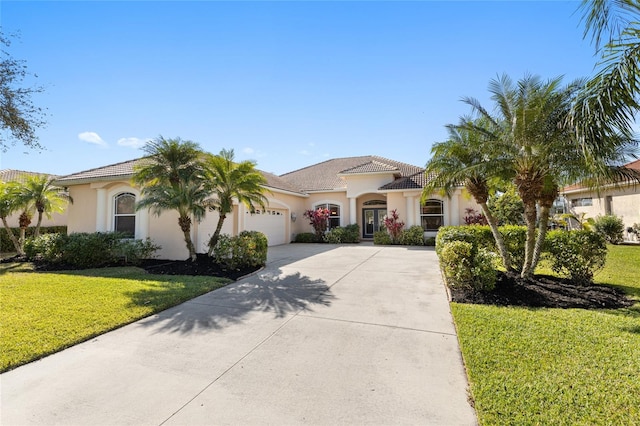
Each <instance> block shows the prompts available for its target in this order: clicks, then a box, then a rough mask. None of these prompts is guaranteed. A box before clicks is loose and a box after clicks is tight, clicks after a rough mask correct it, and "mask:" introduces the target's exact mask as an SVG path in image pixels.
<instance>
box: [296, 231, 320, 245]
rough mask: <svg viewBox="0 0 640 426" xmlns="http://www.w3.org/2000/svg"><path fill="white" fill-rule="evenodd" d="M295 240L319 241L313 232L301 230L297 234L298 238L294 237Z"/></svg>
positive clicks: (302, 241)
mask: <svg viewBox="0 0 640 426" xmlns="http://www.w3.org/2000/svg"><path fill="white" fill-rule="evenodd" d="M294 242H296V243H315V242H317V240H316V234H314V233H313V232H301V233H299V234H297V235H296V238H295V239H294Z"/></svg>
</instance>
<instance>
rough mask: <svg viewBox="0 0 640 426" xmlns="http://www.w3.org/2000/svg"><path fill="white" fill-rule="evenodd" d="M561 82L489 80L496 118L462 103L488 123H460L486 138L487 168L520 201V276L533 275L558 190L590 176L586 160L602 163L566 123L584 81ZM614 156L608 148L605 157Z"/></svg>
mask: <svg viewBox="0 0 640 426" xmlns="http://www.w3.org/2000/svg"><path fill="white" fill-rule="evenodd" d="M561 80H562V79H561V78H560V77H558V78H554V79H550V80H548V81H542V80H541V79H540V78H539V77H535V76H525V77H524V78H523V79H521V80H520V81H518V83H517V84H514V83H513V81H512V80H511V79H510V78H509V77H508V76H506V75H505V76H502V77H500V78H499V79H495V80H492V81H491V82H490V84H489V91H490V93H491V98H492V100H493V101H494V103H495V107H496V108H495V110H496V113H495V114H491V113H489V112H488V111H487V110H486V109H485V108H483V107H482V106H481V105H480V103H479V102H478V101H477V100H475V99H473V98H465V99H464V101H465V102H466V103H467V104H469V105H470V106H471V107H472V109H473V111H474V112H475V114H476V115H477V116H479V117H482V119H483V120H485V122H487V123H490V125H489V126H483V127H479V126H478V125H477V124H476V121H474V120H466V121H465V120H463V123H461V126H462V127H464V128H467V129H469V130H470V131H472V132H478V133H480V134H482V135H483V137H485V140H486V142H487V143H488V144H490V148H488V151H487V152H489V153H490V154H489V158H488V159H487V161H488V162H489V163H491V165H490V170H493V171H494V172H495V173H497V174H499V175H500V176H502V177H505V176H510V178H511V180H512V181H513V183H514V184H515V186H516V188H517V190H518V194H519V195H520V197H521V198H522V201H523V203H524V219H525V224H526V226H527V238H526V245H525V261H524V265H523V267H522V271H521V276H522V277H528V276H530V275H531V274H533V271H534V269H535V267H536V264H537V261H538V260H539V257H540V250H541V249H542V242H543V241H544V237H545V234H546V231H547V221H548V215H549V209H550V207H551V205H552V203H553V200H554V199H555V196H556V195H557V192H558V188H559V186H560V185H561V184H563V183H567V182H570V181H572V180H576V179H578V178H580V177H583V176H584V175H585V173H587V171H588V172H593V171H594V168H593V167H591V166H590V165H589V164H590V163H589V161H591V162H593V163H595V162H597V163H601V162H602V161H603V159H602V157H601V156H600V155H599V153H598V152H594V151H592V150H587V154H588V155H585V153H584V152H582V151H577V150H576V132H575V128H574V127H572V126H571V125H570V120H568V117H569V116H570V112H571V108H572V105H573V102H574V101H575V99H576V94H577V93H578V91H579V90H580V89H581V88H583V87H584V82H583V81H575V82H573V83H571V84H569V85H567V86H564V87H562V86H561ZM604 141H605V142H608V139H604ZM589 146H590V145H586V147H587V148H588V147H589ZM616 152H618V151H617V150H616V149H610V150H608V151H607V158H611V156H612V154H613V153H616ZM538 206H540V209H538ZM539 213H540V219H541V220H540V221H539V224H540V226H539V227H538V233H537V234H538V235H537V237H536V223H537V221H538V214H539Z"/></svg>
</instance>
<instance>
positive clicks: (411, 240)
mask: <svg viewBox="0 0 640 426" xmlns="http://www.w3.org/2000/svg"><path fill="white" fill-rule="evenodd" d="M400 244H404V245H407V246H423V245H424V244H425V243H424V230H423V229H422V226H419V225H414V226H412V227H410V228H409V229H405V230H403V231H402V234H400ZM434 244H435V239H434Z"/></svg>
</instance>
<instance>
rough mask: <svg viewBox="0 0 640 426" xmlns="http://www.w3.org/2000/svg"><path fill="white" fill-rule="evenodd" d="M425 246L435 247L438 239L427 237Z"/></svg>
mask: <svg viewBox="0 0 640 426" xmlns="http://www.w3.org/2000/svg"><path fill="white" fill-rule="evenodd" d="M424 245H425V246H429V247H435V246H436V237H427V239H425V240H424Z"/></svg>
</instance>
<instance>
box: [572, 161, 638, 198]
mask: <svg viewBox="0 0 640 426" xmlns="http://www.w3.org/2000/svg"><path fill="white" fill-rule="evenodd" d="M622 167H624V168H627V169H630V170H634V173H635V172H638V173H640V159H638V160H635V161H631V162H630V163H627V164H624V165H623V166H622ZM586 189H590V187H589V185H586V184H585V183H581V182H578V183H574V184H571V185H567V186H565V187H564V188H562V189H561V190H560V191H561V192H563V193H564V192H571V191H580V190H586Z"/></svg>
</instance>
